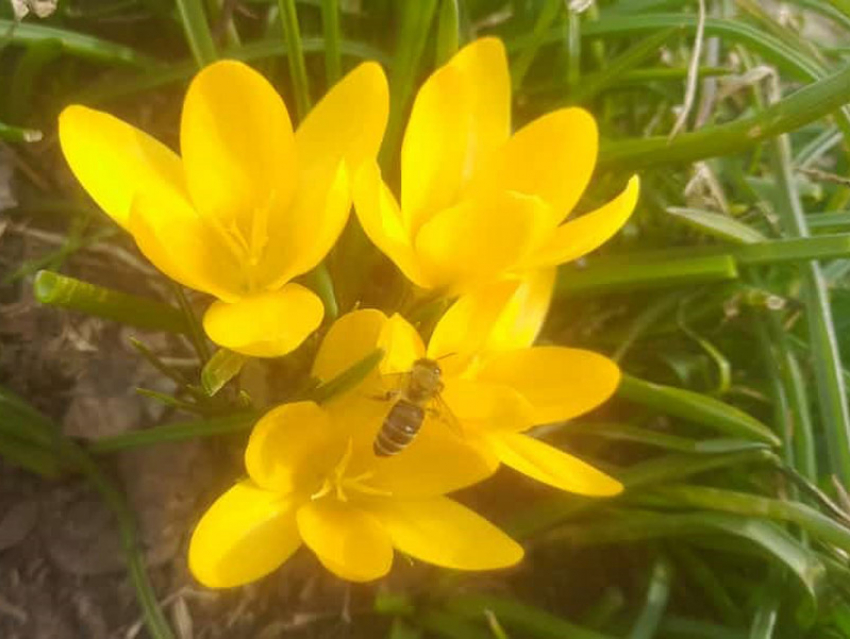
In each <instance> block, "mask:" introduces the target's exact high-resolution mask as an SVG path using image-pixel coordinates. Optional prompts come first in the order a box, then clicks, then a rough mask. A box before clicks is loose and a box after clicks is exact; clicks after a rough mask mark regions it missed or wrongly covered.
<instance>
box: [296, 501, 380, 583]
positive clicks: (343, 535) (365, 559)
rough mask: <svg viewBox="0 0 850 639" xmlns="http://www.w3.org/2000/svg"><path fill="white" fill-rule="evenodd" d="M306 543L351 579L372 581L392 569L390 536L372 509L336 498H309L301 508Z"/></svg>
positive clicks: (328, 565) (331, 567)
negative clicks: (341, 501)
mask: <svg viewBox="0 0 850 639" xmlns="http://www.w3.org/2000/svg"><path fill="white" fill-rule="evenodd" d="M298 530H299V531H300V532H301V537H302V538H303V539H304V543H305V544H306V545H307V546H308V547H309V548H310V549H311V550H312V551H313V552H314V553H316V556H317V557H318V558H319V561H321V562H322V565H324V566H325V568H327V569H328V570H330V571H331V572H333V573H335V574H336V575H338V576H339V577H342V578H343V579H347V580H349V581H372V580H373V579H378V578H380V577H383V576H384V575H385V574H387V573H388V572H389V571H390V567H391V566H392V562H393V547H392V544H391V543H390V537H389V535H388V534H387V533H386V531H385V530H384V529H383V527H382V526H381V525H380V523H378V521H377V520H376V519H375V518H374V517H373V516H372V515H370V514H369V513H366V512H364V511H362V510H359V509H357V508H355V507H353V506H350V505H348V504H344V503H340V502H339V501H337V500H336V499H334V498H325V499H319V500H317V501H313V502H309V503H307V504H305V505H304V506H302V507H301V508H300V509H299V510H298Z"/></svg>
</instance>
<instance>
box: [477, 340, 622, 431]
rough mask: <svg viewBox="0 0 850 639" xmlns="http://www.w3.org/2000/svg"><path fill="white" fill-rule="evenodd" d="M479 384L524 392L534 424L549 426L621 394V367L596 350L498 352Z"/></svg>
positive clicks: (546, 348) (479, 377)
mask: <svg viewBox="0 0 850 639" xmlns="http://www.w3.org/2000/svg"><path fill="white" fill-rule="evenodd" d="M476 380H477V381H480V382H489V383H492V384H503V385H505V386H510V387H511V388H513V389H514V390H516V391H518V392H519V393H520V394H521V395H522V396H523V397H525V399H527V400H528V401H529V402H530V403H531V405H532V406H533V407H534V423H535V424H546V423H550V422H557V421H563V420H567V419H571V418H573V417H576V416H577V415H581V414H582V413H586V412H587V411H589V410H592V409H594V408H596V407H597V406H599V405H600V404H602V403H603V402H604V401H605V400H607V399H608V398H609V397H611V395H612V394H613V393H614V391H615V390H617V386H618V385H619V383H620V369H619V368H618V367H617V365H616V364H615V363H614V362H613V361H611V360H610V359H608V358H607V357H604V356H603V355H599V354H597V353H594V352H592V351H585V350H580V349H576V348H563V347H560V346H536V347H533V348H526V349H520V350H515V351H508V352H503V353H497V354H494V355H493V356H492V357H491V358H489V359H488V360H487V361H486V362H485V363H484V364H483V365H482V367H481V369H480V370H479V371H478V373H477V375H476Z"/></svg>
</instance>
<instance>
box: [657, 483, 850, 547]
mask: <svg viewBox="0 0 850 639" xmlns="http://www.w3.org/2000/svg"><path fill="white" fill-rule="evenodd" d="M653 494H655V495H659V496H661V497H663V498H664V499H665V500H666V501H667V502H668V503H670V504H671V505H675V506H676V507H691V508H704V509H707V510H718V511H722V512H728V513H735V514H738V515H744V516H747V517H763V518H765V519H774V520H776V521H783V522H789V523H794V524H797V525H798V526H800V528H802V529H803V530H805V531H807V532H809V533H810V534H811V535H812V536H813V537H817V538H818V539H819V540H820V541H822V542H824V543H828V544H832V545H834V546H837V547H838V548H841V549H842V550H844V551H845V552H848V551H850V528H846V527H845V526H842V525H841V524H839V523H838V522H836V521H835V520H834V519H830V518H829V517H827V516H825V515H822V514H821V513H819V512H818V511H817V510H815V509H814V508H811V507H810V506H807V505H805V504H801V503H799V502H794V501H783V500H779V499H770V498H768V497H761V496H758V495H751V494H749V493H742V492H736V491H731V490H723V489H720V488H708V487H705V486H685V485H678V486H665V487H662V488H655V489H653Z"/></svg>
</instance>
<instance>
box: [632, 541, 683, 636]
mask: <svg viewBox="0 0 850 639" xmlns="http://www.w3.org/2000/svg"><path fill="white" fill-rule="evenodd" d="M672 580H673V566H672V565H671V564H670V562H669V561H668V560H667V558H666V557H664V556H663V555H662V556H661V557H659V558H658V559H657V560H656V561H655V565H654V566H653V567H652V572H651V573H650V578H649V586H648V588H647V589H646V601H645V602H644V605H643V609H642V610H641V611H640V614H639V615H638V618H637V620H636V621H635V624H634V626H632V629H631V631H630V632H629V634H628V639H652V638H653V637H654V636H655V634H656V632H657V631H658V624H659V623H660V622H661V618H662V617H663V616H664V611H665V610H666V609H667V602H668V601H669V599H670V583H671V581H672Z"/></svg>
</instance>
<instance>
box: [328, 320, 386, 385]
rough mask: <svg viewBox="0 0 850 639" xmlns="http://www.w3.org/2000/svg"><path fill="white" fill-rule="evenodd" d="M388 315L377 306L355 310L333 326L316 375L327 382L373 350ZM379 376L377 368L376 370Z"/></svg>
mask: <svg viewBox="0 0 850 639" xmlns="http://www.w3.org/2000/svg"><path fill="white" fill-rule="evenodd" d="M386 321H387V316H386V315H384V314H383V313H381V311H377V310H374V309H364V310H360V311H352V312H351V313H346V314H345V315H343V316H342V317H340V318H339V319H338V320H337V321H336V322H334V323H333V326H331V327H330V329H329V330H328V332H327V334H326V335H325V339H324V340H322V344H321V346H319V352H318V353H317V354H316V359H315V360H314V362H313V376H314V377H316V378H318V379H320V380H322V381H324V382H327V381H328V380H331V379H333V378H334V377H336V376H337V375H339V374H340V373H342V372H343V371H345V370H347V369H349V368H351V367H352V366H353V365H354V364H356V363H357V362H359V361H360V360H362V359H363V358H364V357H366V356H367V355H369V354H370V353H372V352H373V351H374V350H375V349H376V348H377V346H378V337H379V336H380V334H381V329H382V328H383V327H384V324H385V323H386ZM373 374H374V375H375V376H377V375H378V372H377V369H376V370H375V371H374V373H373Z"/></svg>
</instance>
